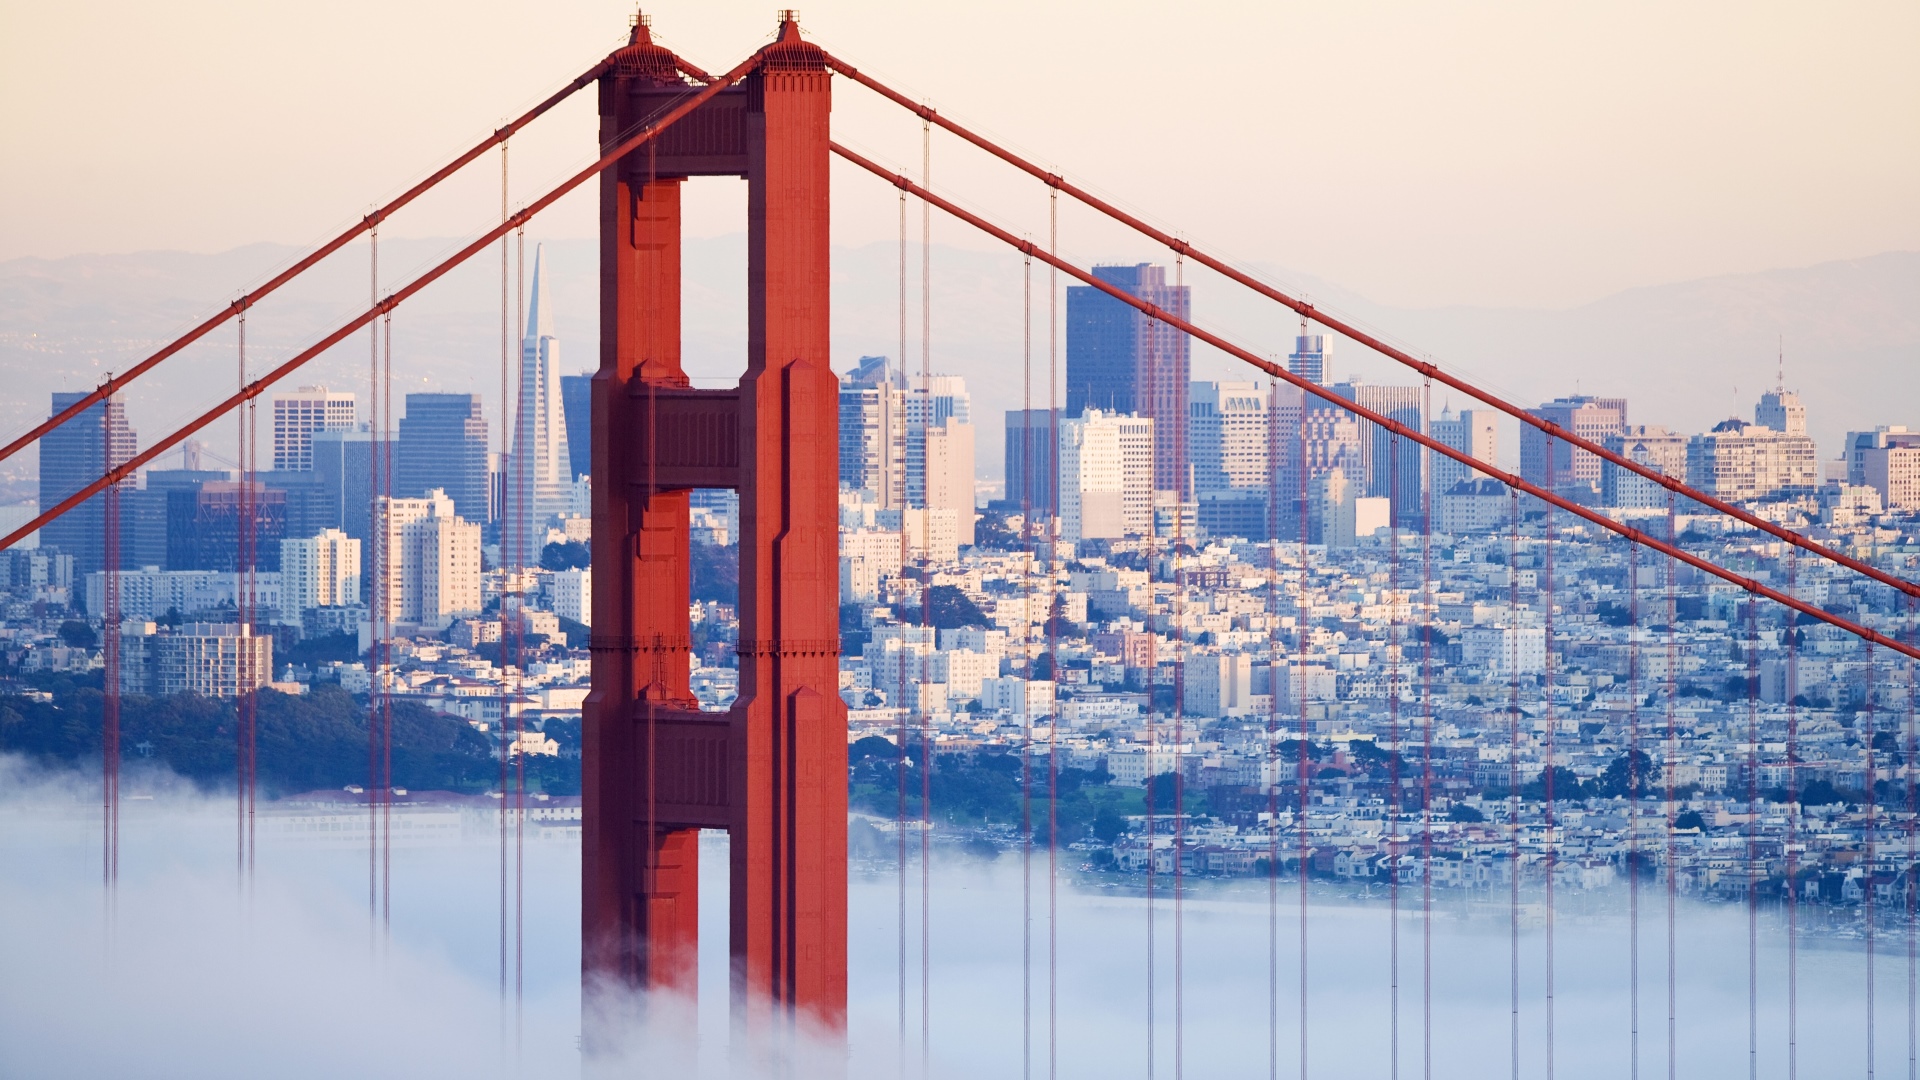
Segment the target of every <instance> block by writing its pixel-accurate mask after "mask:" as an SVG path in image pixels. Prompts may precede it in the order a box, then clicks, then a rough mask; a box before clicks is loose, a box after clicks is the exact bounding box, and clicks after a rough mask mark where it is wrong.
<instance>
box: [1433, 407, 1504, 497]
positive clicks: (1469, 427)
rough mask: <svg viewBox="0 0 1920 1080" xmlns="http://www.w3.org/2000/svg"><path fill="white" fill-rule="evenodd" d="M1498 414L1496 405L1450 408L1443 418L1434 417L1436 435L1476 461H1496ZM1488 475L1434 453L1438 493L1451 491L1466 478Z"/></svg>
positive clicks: (1443, 414) (1497, 454) (1498, 444)
mask: <svg viewBox="0 0 1920 1080" xmlns="http://www.w3.org/2000/svg"><path fill="white" fill-rule="evenodd" d="M1498 416H1499V414H1498V413H1496V412H1494V411H1493V410H1492V409H1462V410H1461V411H1460V412H1458V413H1455V412H1454V411H1453V410H1452V409H1448V410H1446V411H1444V412H1442V413H1441V414H1440V419H1438V420H1435V421H1433V423H1432V428H1433V437H1434V438H1435V439H1437V440H1439V441H1440V442H1442V443H1445V444H1446V445H1448V446H1451V447H1453V448H1454V449H1455V450H1458V451H1460V452H1461V453H1463V454H1466V455H1467V456H1469V457H1471V458H1473V459H1474V460H1475V461H1482V462H1485V463H1487V464H1488V465H1492V464H1495V463H1496V462H1497V461H1498V460H1499V456H1500V434H1499V428H1498V427H1496V426H1495V423H1496V418H1497V417H1498ZM1486 475H1487V474H1486V473H1484V472H1481V471H1480V470H1479V469H1470V468H1468V467H1467V466H1465V465H1462V464H1460V463H1459V462H1457V461H1455V460H1453V459H1452V458H1450V457H1447V456H1446V455H1444V454H1434V455H1433V490H1434V491H1435V492H1436V493H1439V492H1444V491H1449V490H1451V489H1452V488H1453V486H1454V485H1455V484H1458V483H1459V482H1460V481H1462V480H1480V479H1484V478H1485V477H1486Z"/></svg>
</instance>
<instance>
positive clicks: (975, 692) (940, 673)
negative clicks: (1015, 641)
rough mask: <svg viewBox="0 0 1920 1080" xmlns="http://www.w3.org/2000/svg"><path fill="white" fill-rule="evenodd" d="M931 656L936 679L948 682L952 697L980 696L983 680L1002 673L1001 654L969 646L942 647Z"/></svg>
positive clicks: (950, 699) (964, 698) (953, 699)
mask: <svg viewBox="0 0 1920 1080" xmlns="http://www.w3.org/2000/svg"><path fill="white" fill-rule="evenodd" d="M931 660H932V663H931V664H930V665H929V668H930V674H931V676H932V680H933V681H934V682H938V683H945V684H946V686H947V700H948V701H966V700H969V699H972V698H977V697H979V696H980V687H981V684H982V683H984V682H985V681H986V680H987V679H991V678H995V677H997V676H998V675H999V674H1000V660H999V658H998V657H994V656H988V655H987V654H986V653H977V652H973V651H971V650H968V649H942V650H940V651H939V652H936V653H934V654H933V655H932V657H931Z"/></svg>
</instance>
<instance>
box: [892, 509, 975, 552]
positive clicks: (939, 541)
mask: <svg viewBox="0 0 1920 1080" xmlns="http://www.w3.org/2000/svg"><path fill="white" fill-rule="evenodd" d="M878 517H879V519H880V523H881V524H882V525H884V526H886V527H887V528H888V529H889V530H892V531H897V533H898V535H899V536H900V542H901V549H902V553H903V554H904V555H905V556H906V558H907V559H908V560H909V561H912V562H918V561H920V560H921V559H926V560H929V561H931V562H934V563H950V562H954V561H957V560H958V559H959V558H960V515H959V513H958V512H956V511H955V510H954V509H953V508H951V507H936V508H934V509H930V510H917V509H916V510H883V511H881V512H880V514H879V515H878ZM967 518H968V520H969V522H971V520H972V518H973V511H972V510H971V509H969V510H968V511H967Z"/></svg>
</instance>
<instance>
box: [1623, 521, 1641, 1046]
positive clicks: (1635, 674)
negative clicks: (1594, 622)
mask: <svg viewBox="0 0 1920 1080" xmlns="http://www.w3.org/2000/svg"><path fill="white" fill-rule="evenodd" d="M1638 634H1640V544H1628V546H1626V1030H1628V1040H1626V1076H1628V1080H1640V638H1638Z"/></svg>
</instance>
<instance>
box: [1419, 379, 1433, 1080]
mask: <svg viewBox="0 0 1920 1080" xmlns="http://www.w3.org/2000/svg"><path fill="white" fill-rule="evenodd" d="M1420 419H1421V428H1422V430H1425V431H1431V430H1433V428H1432V424H1433V380H1432V379H1431V378H1428V379H1427V380H1425V381H1424V382H1423V383H1422V385H1421V388H1420ZM1420 462H1421V468H1420V475H1421V477H1422V479H1421V483H1420V706H1421V710H1422V712H1423V713H1424V714H1425V715H1424V717H1423V718H1422V719H1423V720H1424V723H1423V724H1422V725H1421V731H1420V1076H1421V1080H1433V614H1434V603H1433V451H1432V450H1429V449H1427V448H1426V447H1424V446H1423V447H1421V448H1420Z"/></svg>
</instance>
